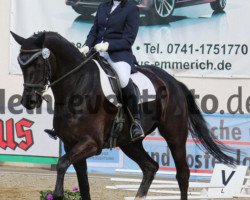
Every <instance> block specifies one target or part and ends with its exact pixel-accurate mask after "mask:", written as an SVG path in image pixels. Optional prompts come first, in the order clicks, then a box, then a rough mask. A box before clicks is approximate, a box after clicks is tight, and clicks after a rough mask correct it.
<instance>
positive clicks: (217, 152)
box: [179, 82, 237, 165]
mask: <svg viewBox="0 0 250 200" xmlns="http://www.w3.org/2000/svg"><path fill="white" fill-rule="evenodd" d="M179 85H180V87H181V88H182V91H183V92H184V94H185V96H186V100H187V107H188V118H189V130H190V132H191V134H192V137H193V139H194V140H195V141H197V140H198V142H197V143H198V144H199V145H200V146H202V147H204V148H205V150H207V151H208V153H210V154H212V155H213V156H214V157H215V158H216V159H218V160H219V161H221V162H224V163H226V164H229V165H235V164H237V161H236V159H235V158H233V157H230V156H228V155H227V154H225V153H224V152H227V153H230V154H236V151H235V150H234V149H231V148H229V147H228V146H226V145H224V144H223V143H221V142H220V141H218V140H216V138H215V136H214V135H213V134H212V133H211V131H210V130H209V129H208V126H207V124H206V121H205V120H204V118H203V116H202V114H201V111H200V109H199V107H198V106H197V104H196V102H195V99H194V97H193V94H192V93H191V92H190V91H189V89H188V88H187V87H186V86H185V85H184V84H183V83H181V82H179Z"/></svg>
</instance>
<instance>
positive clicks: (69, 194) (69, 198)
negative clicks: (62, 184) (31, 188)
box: [40, 190, 81, 200]
mask: <svg viewBox="0 0 250 200" xmlns="http://www.w3.org/2000/svg"><path fill="white" fill-rule="evenodd" d="M49 194H53V191H51V190H47V191H41V192H40V200H47V196H48V195H49ZM63 199H64V200H81V195H80V192H79V191H75V192H74V191H70V190H65V191H64V198H63Z"/></svg>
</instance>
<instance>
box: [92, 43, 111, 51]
mask: <svg viewBox="0 0 250 200" xmlns="http://www.w3.org/2000/svg"><path fill="white" fill-rule="evenodd" d="M94 48H95V50H96V51H98V52H105V51H107V50H108V48H109V43H108V42H101V43H98V44H96V45H95V46H94Z"/></svg>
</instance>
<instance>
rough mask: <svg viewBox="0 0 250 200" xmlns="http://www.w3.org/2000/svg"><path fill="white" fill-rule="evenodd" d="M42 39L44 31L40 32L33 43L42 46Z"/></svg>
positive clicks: (43, 38)
mask: <svg viewBox="0 0 250 200" xmlns="http://www.w3.org/2000/svg"><path fill="white" fill-rule="evenodd" d="M44 40H45V33H42V34H41V35H40V36H39V37H38V38H37V39H36V40H35V43H36V44H37V45H38V46H39V47H43V43H44Z"/></svg>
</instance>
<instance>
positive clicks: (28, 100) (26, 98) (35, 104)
mask: <svg viewBox="0 0 250 200" xmlns="http://www.w3.org/2000/svg"><path fill="white" fill-rule="evenodd" d="M21 104H22V105H23V106H24V107H25V108H27V109H28V110H32V109H34V108H39V107H40V106H41V104H42V98H41V96H40V95H38V94H36V93H35V91H31V92H26V91H25V90H24V92H23V96H22V100H21Z"/></svg>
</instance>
